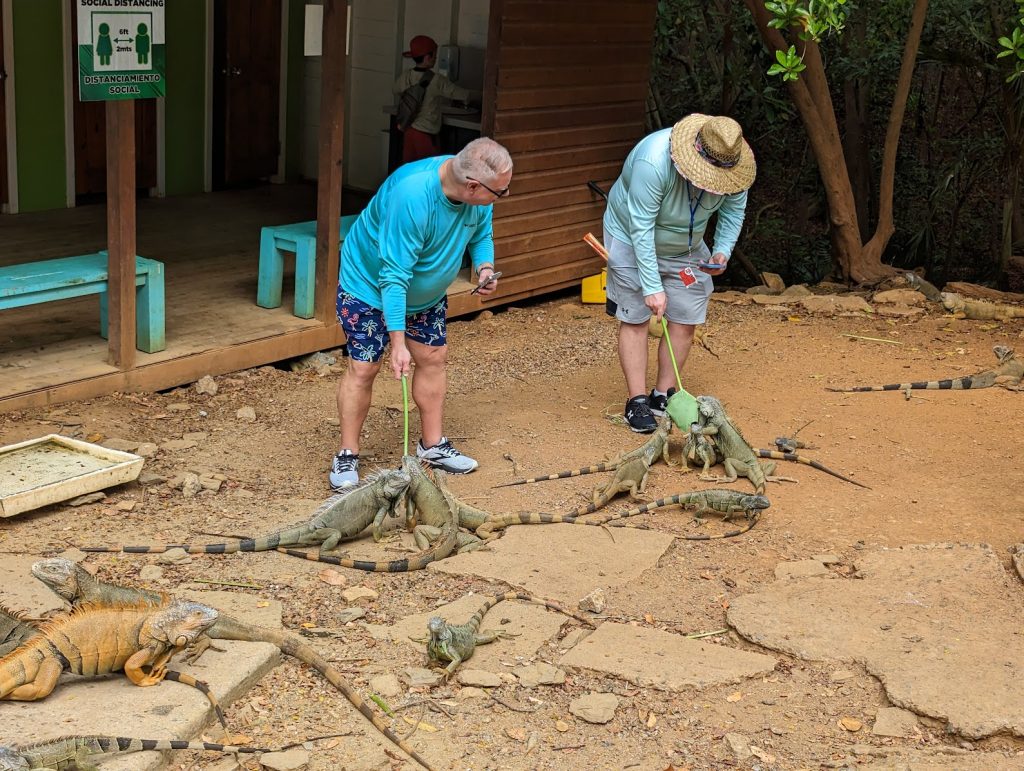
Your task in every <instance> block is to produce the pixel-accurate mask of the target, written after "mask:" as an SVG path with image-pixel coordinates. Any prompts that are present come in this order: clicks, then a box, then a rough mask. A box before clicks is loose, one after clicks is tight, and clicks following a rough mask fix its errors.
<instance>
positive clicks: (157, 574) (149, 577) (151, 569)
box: [139, 565, 164, 581]
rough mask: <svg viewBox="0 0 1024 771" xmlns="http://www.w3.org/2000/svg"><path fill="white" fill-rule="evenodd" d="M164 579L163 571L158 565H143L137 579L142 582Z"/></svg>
mask: <svg viewBox="0 0 1024 771" xmlns="http://www.w3.org/2000/svg"><path fill="white" fill-rule="evenodd" d="M163 577H164V569H163V568H162V567H160V566H159V565H143V566H142V569H141V570H139V578H141V579H142V580H143V581H156V580H157V579H158V578H163Z"/></svg>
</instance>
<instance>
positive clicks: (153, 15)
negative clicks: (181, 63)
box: [78, 0, 166, 102]
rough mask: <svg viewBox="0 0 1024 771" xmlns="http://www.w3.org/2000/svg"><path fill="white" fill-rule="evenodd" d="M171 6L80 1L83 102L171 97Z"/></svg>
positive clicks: (133, 0) (132, 0)
mask: <svg viewBox="0 0 1024 771" xmlns="http://www.w3.org/2000/svg"><path fill="white" fill-rule="evenodd" d="M165 2H166V0H78V78H79V80H78V86H79V93H80V95H81V99H82V101H83V102H90V101H101V100H107V99H149V98H152V97H156V96H163V95H164V94H165V93H166V89H165V86H166V81H165V78H164V70H165V67H164V65H165V62H166V55H165V50H166V49H165V41H164V3H165Z"/></svg>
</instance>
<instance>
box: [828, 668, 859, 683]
mask: <svg viewBox="0 0 1024 771" xmlns="http://www.w3.org/2000/svg"><path fill="white" fill-rule="evenodd" d="M856 676H857V673H856V672H853V671H852V670H849V669H836V670H834V671H832V672H831V673H829V676H828V679H829V680H831V681H832V682H833V683H842V682H845V681H846V680H852V679H853V678H855V677H856Z"/></svg>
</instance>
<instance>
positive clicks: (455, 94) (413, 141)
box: [392, 35, 477, 163]
mask: <svg viewBox="0 0 1024 771" xmlns="http://www.w3.org/2000/svg"><path fill="white" fill-rule="evenodd" d="M402 56H404V57H406V58H407V59H412V60H413V63H414V64H415V66H414V67H413V68H412V69H410V70H406V71H405V72H403V73H402V74H401V75H399V76H398V79H397V80H395V84H394V86H393V87H392V91H393V92H394V93H395V95H396V96H399V95H400V94H401V93H402V92H403V91H405V90H406V89H407V88H409V87H410V86H412V85H414V84H416V83H418V82H419V81H420V80H422V79H423V77H424V74H425V73H427V72H429V73H431V75H430V82H429V83H428V85H427V89H426V93H425V94H424V96H423V103H422V106H421V107H420V110H419V113H418V114H417V115H416V118H415V119H414V120H413V122H412V125H411V126H409V127H408V128H407V129H405V131H404V132H402V163H408V162H409V161H418V160H420V159H421V158H429V157H431V156H434V155H437V154H439V153H440V152H441V147H440V143H439V142H438V134H439V133H440V131H441V107H442V105H443V100H444V99H454V100H456V101H460V102H468V101H470V100H471V99H475V98H476V96H477V95H476V94H475V93H474V92H473V91H469V90H468V89H465V88H462V87H461V86H456V85H455V84H454V83H452V82H451V81H450V80H448V78H446V77H445V76H444V75H441V74H440V73H436V72H434V71H433V70H434V65H435V64H436V63H437V43H436V42H434V39H433V38H431V37H427V36H426V35H417V36H416V37H414V38H413V39H412V40H410V41H409V50H408V51H406V52H404V53H403V54H402Z"/></svg>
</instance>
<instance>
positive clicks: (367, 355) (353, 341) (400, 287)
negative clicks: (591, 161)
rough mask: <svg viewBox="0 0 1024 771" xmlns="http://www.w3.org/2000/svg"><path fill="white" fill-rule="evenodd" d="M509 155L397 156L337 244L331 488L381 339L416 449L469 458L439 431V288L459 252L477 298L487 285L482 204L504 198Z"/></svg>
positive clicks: (488, 241)
mask: <svg viewBox="0 0 1024 771" xmlns="http://www.w3.org/2000/svg"><path fill="white" fill-rule="evenodd" d="M511 180H512V158H511V157H510V156H509V154H508V150H506V149H505V148H504V147H502V146H501V145H500V144H498V143H497V142H495V141H494V140H493V139H487V138H483V137H481V138H480V139H474V140H473V141H472V142H470V143H469V144H468V145H466V146H465V147H464V148H463V149H462V151H460V152H459V154H458V155H454V156H452V155H447V156H438V157H435V158H424V159H423V160H419V161H414V162H412V163H407V164H405V165H404V166H401V167H399V168H398V170H397V171H395V172H394V173H393V174H392V175H391V176H389V177H388V178H387V179H386V180H384V184H383V185H381V187H380V189H379V190H378V191H377V194H376V195H375V196H374V197H373V199H372V200H371V201H370V203H369V204H368V205H367V207H366V208H365V209H364V210H363V212H362V213H361V214H360V215H359V218H358V219H357V220H356V222H355V224H354V225H353V226H352V229H351V230H350V231H349V234H348V236H347V237H346V238H345V242H344V244H343V245H342V250H341V271H340V273H341V275H340V277H339V285H338V303H337V311H338V322H339V323H340V324H341V327H342V329H343V330H344V332H345V336H346V337H347V338H348V342H347V345H348V353H349V362H348V369H347V370H346V371H345V374H344V375H342V377H341V380H340V381H339V382H338V415H339V422H340V424H341V441H340V446H339V450H338V453H337V455H335V456H334V460H333V462H332V463H331V471H330V484H331V488H332V489H334V490H335V491H340V490H341V489H342V488H344V487H346V486H349V485H354V484H356V483H357V482H358V481H359V439H360V432H361V431H362V428H363V423H364V421H365V420H366V415H367V412H368V411H369V409H370V399H371V397H372V395H373V381H374V379H375V378H376V376H377V373H378V372H379V371H380V367H381V358H382V357H383V355H384V349H385V348H386V347H387V346H388V344H389V343H390V345H391V369H392V371H393V372H394V375H395V378H396V379H401V377H402V376H403V375H407V374H409V372H410V368H411V365H412V364H413V363H415V364H416V374H415V376H414V377H413V379H412V398H413V400H414V401H415V402H416V406H417V407H418V408H419V413H420V428H421V430H422V438H421V439H420V441H419V442H418V444H417V446H416V455H417V456H418V457H419V458H420V459H421V460H423V461H424V462H425V463H429V464H430V465H432V466H436V467H438V468H441V469H443V470H445V471H447V472H448V473H451V474H468V473H469V472H470V471H473V469H475V468H476V467H477V465H478V464H477V462H476V461H475V460H473V459H472V458H470V457H468V456H466V455H463V454H462V453H461V452H459V451H458V450H457V449H455V447H454V446H453V445H452V443H451V442H450V441H449V440H448V439H447V438H446V437H445V436H444V433H443V430H442V423H443V418H444V397H445V391H446V390H447V385H448V375H447V369H446V367H447V361H448V345H447V325H446V324H447V322H446V314H447V309H448V296H447V292H448V286H449V285H450V284H451V283H452V281H453V280H455V277H456V276H457V275H458V273H459V270H460V269H461V267H462V255H463V254H465V252H466V250H467V249H468V250H469V256H470V258H471V259H472V261H473V270H474V271H475V273H476V275H477V277H478V283H479V284H480V286H481V288H480V290H479V293H480V294H481V295H489V294H491V293H493V292H494V290H495V289H496V288H497V285H498V281H497V278H496V277H494V241H493V236H492V231H491V210H492V209H493V204H494V202H495V201H497V200H498V199H499V198H501V197H503V196H506V195H508V186H509V182H510V181H511Z"/></svg>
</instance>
